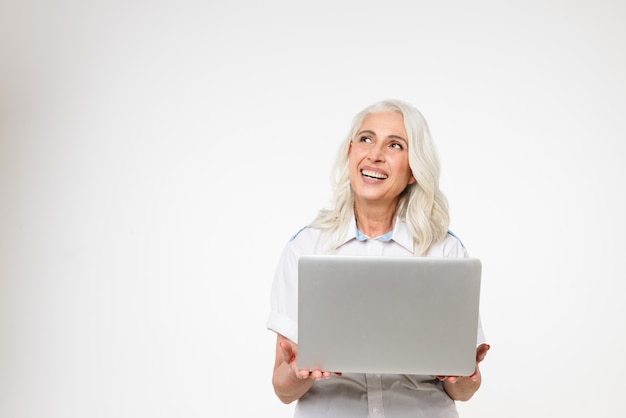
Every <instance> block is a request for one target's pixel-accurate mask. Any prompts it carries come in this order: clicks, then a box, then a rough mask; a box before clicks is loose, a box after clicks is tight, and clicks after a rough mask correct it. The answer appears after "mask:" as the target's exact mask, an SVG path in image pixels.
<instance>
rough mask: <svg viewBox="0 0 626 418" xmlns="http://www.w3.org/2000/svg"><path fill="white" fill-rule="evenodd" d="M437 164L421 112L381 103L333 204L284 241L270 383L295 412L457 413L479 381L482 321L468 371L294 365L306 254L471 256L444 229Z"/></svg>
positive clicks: (343, 152) (361, 120)
mask: <svg viewBox="0 0 626 418" xmlns="http://www.w3.org/2000/svg"><path fill="white" fill-rule="evenodd" d="M439 172H440V169H439V160H438V157H437V153H436V150H435V147H434V145H433V143H432V140H431V138H430V133H429V131H428V126H427V123H426V121H425V120H424V118H423V117H422V115H421V114H420V112H419V111H418V110H417V109H416V108H414V107H413V106H412V105H410V104H408V103H405V102H402V101H399V100H386V101H381V102H378V103H375V104H373V105H371V106H369V107H367V108H366V109H364V110H363V111H361V112H360V113H359V114H357V115H356V117H355V118H354V120H353V124H352V128H351V130H350V133H349V135H348V136H347V138H346V139H345V141H344V143H343V145H342V146H341V147H340V151H339V155H338V158H337V161H336V164H335V174H336V177H335V181H336V184H335V187H334V195H333V200H332V207H331V208H328V209H322V210H320V212H319V214H318V216H317V217H316V219H315V220H314V221H313V222H312V223H311V224H310V225H308V226H307V227H305V228H303V229H302V230H301V231H299V232H298V233H297V234H296V235H295V236H294V237H292V238H291V240H290V241H289V242H288V243H287V245H286V246H285V249H284V251H283V254H282V256H281V259H280V261H279V264H278V268H277V270H276V274H275V278H274V283H273V286H272V293H271V312H270V315H269V318H268V321H267V327H268V328H269V329H271V330H273V331H275V332H276V334H277V340H276V358H275V364H274V372H273V378H272V383H273V385H274V390H275V392H276V394H277V396H278V398H279V399H280V400H281V401H282V402H284V403H291V402H293V401H296V400H297V401H298V403H297V405H296V414H295V416H297V417H320V416H337V417H353V416H354V417H367V416H384V417H407V416H425V417H457V416H458V414H457V412H456V406H455V401H456V400H468V399H469V398H471V397H472V395H473V394H474V393H475V392H476V390H478V388H479V387H480V384H481V374H480V371H479V367H478V364H479V363H480V361H482V359H483V358H484V357H485V354H486V352H487V350H488V349H489V346H488V345H487V344H485V343H484V337H483V333H482V328H480V327H479V333H478V336H477V343H478V344H477V350H476V370H475V372H474V374H473V375H472V376H468V377H455V376H416V375H372V374H358V373H350V374H348V373H344V374H341V373H340V372H341V371H340V370H338V371H333V372H338V373H332V372H331V371H322V370H315V371H313V372H309V371H308V370H304V369H303V370H299V369H298V345H297V336H298V323H297V311H298V307H297V263H298V258H299V257H300V256H301V255H304V254H342V255H364V254H370V255H371V254H377V255H381V256H407V257H409V256H427V257H467V251H466V249H465V247H464V246H463V244H462V243H461V241H460V240H459V239H458V238H457V237H456V236H454V235H452V233H450V232H449V231H448V226H449V215H448V206H447V201H446V198H445V197H444V195H443V194H442V193H441V191H440V190H439Z"/></svg>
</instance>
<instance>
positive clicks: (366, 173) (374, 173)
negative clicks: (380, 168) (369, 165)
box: [361, 170, 387, 180]
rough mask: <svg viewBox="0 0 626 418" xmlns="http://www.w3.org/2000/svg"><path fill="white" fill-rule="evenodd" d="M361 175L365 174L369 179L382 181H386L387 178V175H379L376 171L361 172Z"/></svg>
mask: <svg viewBox="0 0 626 418" xmlns="http://www.w3.org/2000/svg"><path fill="white" fill-rule="evenodd" d="M361 174H363V175H364V176H367V177H371V178H375V179H380V180H384V179H386V178H387V176H386V175H384V174H382V173H378V172H376V171H371V170H363V171H361Z"/></svg>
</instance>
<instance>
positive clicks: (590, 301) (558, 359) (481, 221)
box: [0, 0, 626, 418]
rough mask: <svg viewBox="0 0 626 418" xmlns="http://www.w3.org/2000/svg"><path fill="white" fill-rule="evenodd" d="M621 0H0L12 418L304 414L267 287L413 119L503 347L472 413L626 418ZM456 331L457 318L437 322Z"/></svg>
mask: <svg viewBox="0 0 626 418" xmlns="http://www.w3.org/2000/svg"><path fill="white" fill-rule="evenodd" d="M625 19H626V6H625V3H624V2H622V1H617V0H616V1H609V0H594V1H590V0H584V1H578V2H570V1H565V0H563V1H553V0H551V1H545V0H541V1H539V0H530V1H510V2H497V1H487V0H481V1H474V2H464V1H437V2H434V1H433V2H423V1H387V2H379V1H356V0H354V1H316V2H295V1H275V0H270V1H267V2H254V1H230V2H225V1H224V2H221V1H191V0H182V1H171V0H160V1H158V0H157V1H154V2H148V1H141V0H130V1H128V0H125V1H122V0H119V1H92V2H81V1H78V0H75V1H72V0H57V1H41V2H37V1H32V0H25V1H20V2H17V1H9V0H1V2H0V48H1V49H0V135H1V136H0V140H1V142H0V416H2V417H7V418H34V417H46V418H72V417H77V418H78V417H80V418H83V417H91V418H96V417H107V418H109V417H116V418H117V417H120V418H125V417H133V418H134V417H151V418H154V417H209V416H218V415H219V416H228V417H244V416H272V417H288V416H291V413H292V411H293V405H289V406H284V405H282V404H281V403H280V402H279V401H278V400H277V398H276V397H275V396H274V394H273V391H272V387H271V371H272V365H273V355H274V352H273V350H274V335H273V334H272V333H271V332H270V331H267V330H266V329H265V320H266V318H267V314H268V312H269V291H270V285H271V281H272V277H273V272H274V268H275V266H276V262H277V261H278V256H279V254H280V251H281V250H282V247H283V245H284V244H285V243H286V241H287V239H288V238H289V237H290V236H291V235H292V234H293V233H294V232H296V231H297V230H298V229H299V228H300V227H301V226H302V225H304V224H305V223H306V222H308V221H310V220H311V219H312V217H313V216H314V215H315V213H316V212H317V210H318V209H319V208H320V207H321V206H324V205H326V203H327V201H328V198H329V197H330V187H329V181H328V178H329V174H330V172H329V171H330V165H331V163H332V160H333V158H334V155H335V151H336V148H337V145H338V144H339V142H340V141H341V140H342V139H343V137H344V135H345V134H346V133H347V129H348V127H349V123H350V120H351V118H352V116H353V115H354V114H355V113H356V112H357V111H359V110H360V109H361V108H362V107H364V106H366V105H368V104H370V103H371V102H373V101H376V100H379V99H383V98H388V97H395V98H400V99H404V100H407V101H409V102H411V103H413V104H415V105H416V106H417V107H418V108H419V109H420V110H421V111H422V113H423V114H424V116H425V117H426V118H427V120H428V121H429V124H430V128H431V132H432V134H433V136H434V139H435V141H436V143H437V145H438V147H439V151H440V155H441V159H442V164H443V177H442V188H443V190H444V192H445V193H446V194H447V196H448V198H449V201H450V206H451V215H452V225H451V229H452V230H453V231H454V232H455V233H456V234H457V235H459V236H460V237H461V238H462V240H463V241H464V243H465V245H466V246H467V247H468V248H469V250H470V254H471V255H472V256H475V257H479V258H481V259H482V261H483V293H482V318H483V325H484V327H485V331H486V333H487V337H488V339H489V341H490V343H491V345H492V349H491V351H490V352H489V354H488V356H487V359H486V360H485V362H484V363H483V373H484V383H483V387H482V388H481V390H480V391H479V392H478V393H477V394H476V395H475V397H474V398H473V399H472V400H471V401H470V402H468V403H464V404H460V405H459V409H460V411H461V415H462V417H466V418H470V417H513V418H514V417H529V416H532V417H555V416H568V417H588V416H603V417H623V416H624V412H623V401H622V399H623V396H624V391H625V389H626V387H625V384H624V376H625V375H626V361H625V360H624V353H625V352H626V336H625V330H626V308H625V307H624V304H623V299H624V293H625V292H624V279H625V278H626V277H625V274H624V268H623V267H624V266H623V261H624V254H625V252H626V245H625V243H624V237H625V232H626V226H625V223H624V213H626V207H625V205H626V204H625V199H624V190H625V186H626V184H625V180H626V170H625V168H624V156H625V145H624V143H625V140H626V118H625V116H626V25H624V21H625ZM442 309H445V307H442Z"/></svg>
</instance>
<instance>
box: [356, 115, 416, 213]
mask: <svg viewBox="0 0 626 418" xmlns="http://www.w3.org/2000/svg"><path fill="white" fill-rule="evenodd" d="M407 138H408V136H407V134H406V130H405V129H404V118H403V117H402V114H400V113H396V112H376V113H370V114H369V115H368V116H367V117H366V118H365V119H364V120H363V123H362V124H361V126H360V127H359V129H358V131H357V134H356V136H355V137H354V138H353V139H352V142H351V143H350V150H349V152H348V159H349V166H350V183H351V185H352V189H353V190H354V194H355V200H357V201H358V202H360V203H364V204H381V203H382V204H392V203H393V208H394V209H395V204H396V203H397V200H398V196H399V195H400V193H402V191H403V190H404V189H405V188H406V186H407V185H409V184H412V183H415V178H414V177H413V175H412V173H411V168H410V167H409V153H408V146H409V143H408V139H407Z"/></svg>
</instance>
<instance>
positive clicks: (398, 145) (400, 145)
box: [391, 142, 404, 151]
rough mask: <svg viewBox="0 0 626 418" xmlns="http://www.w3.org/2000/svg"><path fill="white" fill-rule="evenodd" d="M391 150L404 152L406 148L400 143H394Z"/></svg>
mask: <svg viewBox="0 0 626 418" xmlns="http://www.w3.org/2000/svg"><path fill="white" fill-rule="evenodd" d="M391 148H393V149H397V150H400V151H402V150H403V149H404V147H403V146H402V144H400V143H398V142H394V143H392V144H391Z"/></svg>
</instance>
